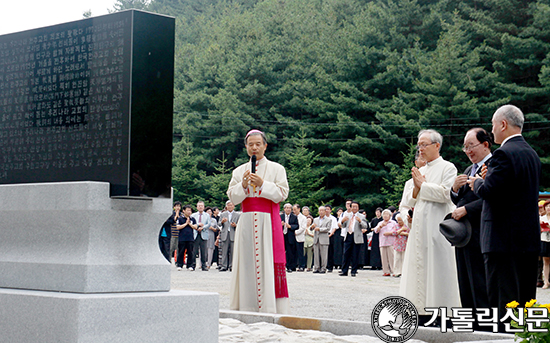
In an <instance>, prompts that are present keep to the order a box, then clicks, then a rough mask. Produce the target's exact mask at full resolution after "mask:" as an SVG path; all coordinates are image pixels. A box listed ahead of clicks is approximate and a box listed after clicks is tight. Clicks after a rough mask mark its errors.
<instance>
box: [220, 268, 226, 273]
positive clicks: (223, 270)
mask: <svg viewBox="0 0 550 343" xmlns="http://www.w3.org/2000/svg"><path fill="white" fill-rule="evenodd" d="M219 271H220V272H226V271H227V269H225V268H220V269H219Z"/></svg>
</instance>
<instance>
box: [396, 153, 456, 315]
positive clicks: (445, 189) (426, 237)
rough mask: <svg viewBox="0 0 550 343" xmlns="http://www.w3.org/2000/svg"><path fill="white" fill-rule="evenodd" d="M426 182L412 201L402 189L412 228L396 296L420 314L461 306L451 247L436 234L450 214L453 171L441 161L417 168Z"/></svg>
mask: <svg viewBox="0 0 550 343" xmlns="http://www.w3.org/2000/svg"><path fill="white" fill-rule="evenodd" d="M420 172H421V173H422V175H424V176H425V177H426V182H424V183H423V184H422V187H421V188H420V191H419V193H418V195H417V197H416V199H414V198H413V197H412V191H413V189H412V188H408V189H405V192H406V194H404V196H403V199H404V201H405V204H404V205H405V206H410V207H414V214H413V221H412V227H411V231H410V234H409V239H408V241H407V249H406V250H405V259H404V262H403V275H402V277H401V284H400V289H399V295H401V296H403V297H405V298H407V299H409V300H410V301H411V302H412V303H413V304H414V305H415V306H416V308H417V309H418V312H419V314H427V312H426V311H425V310H424V308H425V307H442V306H446V307H447V308H449V310H448V313H450V311H451V310H450V308H451V307H459V306H460V296H459V292H458V277H457V272H456V259H455V252H454V247H452V246H451V245H450V244H449V242H448V241H447V240H446V239H445V237H444V236H443V235H442V234H441V233H440V232H439V223H440V222H441V221H443V219H444V217H445V215H447V214H448V213H450V212H452V211H453V209H454V207H455V206H454V205H453V203H452V202H451V199H450V189H451V187H452V185H453V183H454V180H455V178H456V176H457V170H456V167H455V166H454V165H453V164H452V163H450V162H447V161H445V160H443V158H442V157H439V158H437V159H435V160H434V161H432V162H429V163H428V164H426V166H424V167H422V168H420Z"/></svg>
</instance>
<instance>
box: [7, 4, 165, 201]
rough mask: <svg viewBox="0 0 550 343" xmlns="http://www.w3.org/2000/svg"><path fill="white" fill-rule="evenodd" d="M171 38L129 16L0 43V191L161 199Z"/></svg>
mask: <svg viewBox="0 0 550 343" xmlns="http://www.w3.org/2000/svg"><path fill="white" fill-rule="evenodd" d="M174 35H175V20H174V18H171V17H166V16H162V15H157V14H152V13H147V12H142V11H136V10H130V11H124V12H119V13H114V14H109V15H105V16H100V17H95V18H89V19H84V20H80V21H75V22H70V23H66V24H60V25H55V26H49V27H45V28H39V29H34V30H29V31H24V32H18V33H13V34H8V35H3V36H0V151H2V154H1V155H0V184H14V183H34V182H62V181H107V182H109V183H110V185H111V196H149V197H158V196H168V197H169V196H170V184H171V164H172V154H171V151H172V114H173V83H174Z"/></svg>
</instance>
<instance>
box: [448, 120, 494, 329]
mask: <svg viewBox="0 0 550 343" xmlns="http://www.w3.org/2000/svg"><path fill="white" fill-rule="evenodd" d="M462 151H464V152H465V153H466V155H467V156H468V158H469V159H470V161H471V162H472V163H473V164H472V165H470V166H469V167H468V168H466V170H465V171H464V174H462V175H459V176H457V178H456V179H455V182H454V184H453V187H452V189H451V200H452V201H453V203H454V204H455V205H456V206H457V208H456V209H455V210H454V211H453V214H452V216H453V218H454V219H456V220H460V219H461V218H462V217H466V219H468V221H469V222H470V224H471V226H472V236H471V238H470V241H469V242H468V244H467V245H466V246H464V247H461V248H458V247H456V248H455V254H456V268H457V273H458V288H459V290H460V300H461V303H462V307H465V308H473V309H474V311H475V309H477V308H487V307H489V299H488V297H487V281H486V279H485V265H484V261H483V254H482V253H481V245H480V243H479V230H480V224H481V210H482V207H483V200H482V199H480V198H479V197H478V196H477V195H476V194H475V193H474V192H473V191H472V190H471V189H470V187H469V186H468V185H467V184H466V181H467V180H468V177H469V176H474V175H476V174H478V173H479V172H480V171H481V168H482V166H483V165H489V163H490V161H491V157H492V154H491V137H490V136H489V133H488V132H487V131H485V130H484V129H482V128H474V129H471V130H469V131H468V132H467V133H466V136H465V137H464V146H463V148H462ZM478 328H479V327H478Z"/></svg>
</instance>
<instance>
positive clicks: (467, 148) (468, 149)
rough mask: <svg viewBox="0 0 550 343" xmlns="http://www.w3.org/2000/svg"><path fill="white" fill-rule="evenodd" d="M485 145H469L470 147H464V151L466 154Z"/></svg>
mask: <svg viewBox="0 0 550 343" xmlns="http://www.w3.org/2000/svg"><path fill="white" fill-rule="evenodd" d="M481 144H483V143H479V144H476V145H468V146H463V147H462V151H464V152H468V151H471V150H474V148H475V147H476V146H478V145H481Z"/></svg>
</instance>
